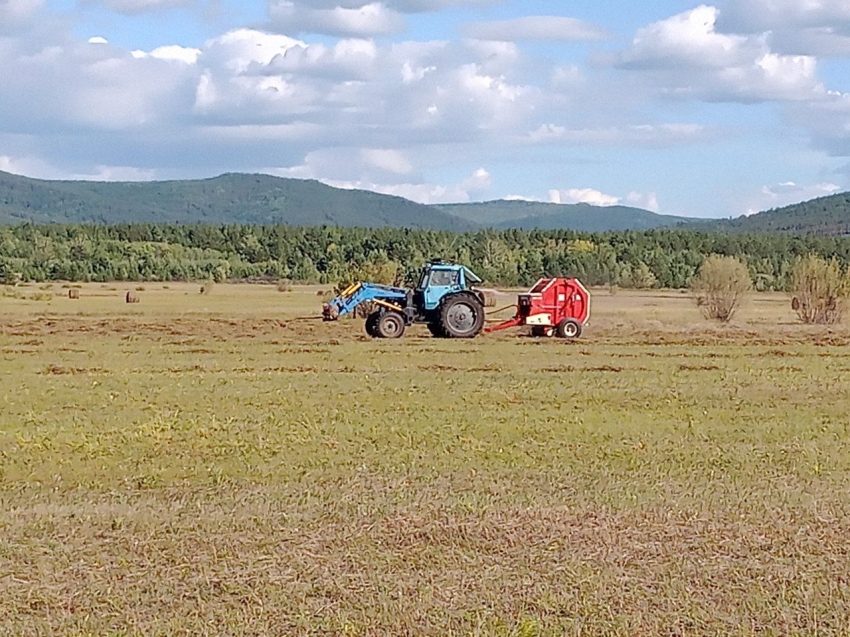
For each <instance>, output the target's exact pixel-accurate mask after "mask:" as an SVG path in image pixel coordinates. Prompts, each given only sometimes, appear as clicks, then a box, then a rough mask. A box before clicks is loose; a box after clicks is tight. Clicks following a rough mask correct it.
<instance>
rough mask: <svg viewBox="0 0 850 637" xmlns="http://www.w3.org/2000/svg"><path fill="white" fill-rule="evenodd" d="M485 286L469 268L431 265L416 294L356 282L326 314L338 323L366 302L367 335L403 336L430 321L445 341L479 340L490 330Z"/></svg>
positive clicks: (326, 308) (328, 305)
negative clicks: (486, 324)
mask: <svg viewBox="0 0 850 637" xmlns="http://www.w3.org/2000/svg"><path fill="white" fill-rule="evenodd" d="M477 283H481V279H479V278H478V277H477V276H475V274H474V273H473V272H472V271H471V270H470V269H469V268H467V267H465V266H463V265H457V264H454V263H446V262H443V261H431V262H430V263H428V264H426V265H425V266H424V267H423V268H422V272H421V274H420V275H419V282H418V284H417V285H416V287H415V288H414V289H412V290H410V289H406V288H397V287H391V286H387V285H378V284H376V283H354V284H353V285H351V286H350V287H349V288H348V289H346V290H344V291H343V292H342V294H340V295H339V296H338V297H337V298H335V299H334V300H332V301H330V302H329V303H326V304H325V305H324V308H323V311H322V316H323V318H324V320H326V321H335V320H337V319H339V318H340V317H341V316H345V315H346V314H350V313H351V312H354V310H355V309H356V308H357V307H358V306H359V305H361V304H363V303H367V302H368V303H371V306H372V308H374V309H373V310H372V312H371V313H370V314H369V315H368V316H367V317H366V333H367V334H369V336H371V337H373V338H401V336H402V335H403V334H404V330H405V328H406V327H407V326H408V325H412V324H414V323H424V324H425V325H427V326H428V329H429V330H430V332H431V334H433V335H434V336H437V337H441V338H474V337H475V336H477V335H478V334H479V333H480V332H481V330H482V328H483V327H484V305H485V303H484V295H483V294H482V293H481V292H480V291H477V290H475V289H473V287H472V286H473V285H475V284H477Z"/></svg>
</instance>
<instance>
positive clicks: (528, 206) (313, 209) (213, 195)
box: [0, 171, 850, 235]
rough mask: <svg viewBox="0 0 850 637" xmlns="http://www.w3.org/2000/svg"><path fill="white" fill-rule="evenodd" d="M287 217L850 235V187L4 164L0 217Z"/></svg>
mask: <svg viewBox="0 0 850 637" xmlns="http://www.w3.org/2000/svg"><path fill="white" fill-rule="evenodd" d="M24 222H31V223H45V224H51V223H72V224H78V223H87V224H116V223H162V224H195V223H202V224H246V225H254V224H269V225H270V224H286V225H301V226H322V225H325V226H342V227H403V228H431V229H435V230H447V231H455V232H462V231H470V230H476V229H482V228H496V229H511V228H518V229H523V230H531V229H535V228H538V229H541V230H556V229H569V230H577V231H583V232H605V231H619V230H649V229H653V228H664V227H688V228H694V229H700V230H710V231H721V232H793V233H800V234H822V235H840V234H848V233H850V193H842V194H837V195H831V196H829V197H822V198H819V199H815V200H812V201H809V202H804V203H801V204H795V205H793V206H788V207H785V208H780V209H774V210H769V211H766V212H762V213H759V214H756V215H751V216H749V217H743V218H739V219H723V220H721V219H714V220H705V219H693V218H687V217H674V216H669V215H660V214H657V213H654V212H650V211H648V210H643V209H640V208H631V207H627V206H605V207H598V206H592V205H589V204H572V205H569V204H553V203H543V202H531V201H505V200H500V201H488V202H481V203H467V204H449V205H424V204H419V203H415V202H413V201H410V200H407V199H403V198H401V197H396V196H391V195H383V194H378V193H374V192H370V191H364V190H343V189H339V188H333V187H331V186H327V185H325V184H323V183H320V182H318V181H313V180H300V179H285V178H281V177H273V176H270V175H261V174H250V175H249V174H237V173H228V174H224V175H220V176H218V177H213V178H210V179H196V180H176V181H151V182H97V181H59V180H41V179H32V178H29V177H22V176H19V175H13V174H10V173H5V172H2V171H0V223H5V224H16V223H24Z"/></svg>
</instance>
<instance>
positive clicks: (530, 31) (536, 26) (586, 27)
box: [463, 16, 606, 42]
mask: <svg viewBox="0 0 850 637" xmlns="http://www.w3.org/2000/svg"><path fill="white" fill-rule="evenodd" d="M463 34H464V35H465V36H466V37H469V38H476V39H479V40H503V41H505V42H516V41H519V40H552V41H559V40H563V41H574V40H601V39H603V38H605V37H606V32H605V31H604V29H601V28H599V27H597V26H594V25H592V24H588V23H587V22H584V21H582V20H578V19H576V18H565V17H560V16H524V17H522V18H514V19H513V20H499V21H494V22H477V23H474V24H468V25H466V26H465V27H464V28H463Z"/></svg>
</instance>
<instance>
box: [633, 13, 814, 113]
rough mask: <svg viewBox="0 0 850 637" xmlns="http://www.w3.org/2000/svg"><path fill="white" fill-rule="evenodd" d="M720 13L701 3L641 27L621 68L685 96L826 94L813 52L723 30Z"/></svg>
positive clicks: (734, 98)
mask: <svg viewBox="0 0 850 637" xmlns="http://www.w3.org/2000/svg"><path fill="white" fill-rule="evenodd" d="M718 15H719V10H718V9H717V8H715V7H711V6H706V5H702V6H699V7H697V8H696V9H693V10H691V11H687V12H685V13H682V14H679V15H676V16H673V17H671V18H668V19H666V20H662V21H660V22H656V23H654V24H652V25H650V26H648V27H645V28H643V29H640V30H639V31H638V32H637V34H636V35H635V38H634V41H633V42H632V45H631V46H630V47H629V48H628V49H627V50H626V51H623V52H622V53H621V54H620V55H619V56H618V59H617V62H616V65H617V67H618V68H620V69H624V70H629V71H631V72H633V73H638V74H640V75H641V76H642V77H643V78H644V79H645V80H646V81H647V82H649V83H651V84H654V85H656V86H657V87H658V88H659V89H660V90H661V91H662V92H664V93H665V94H667V95H670V96H676V97H681V98H694V99H702V100H706V101H726V102H759V101H772V100H777V101H794V100H808V99H813V98H815V97H818V96H821V95H823V94H824V93H825V88H824V86H823V84H822V83H821V82H820V81H819V80H818V78H817V60H816V59H815V58H814V57H811V56H803V55H795V56H788V55H779V54H777V53H775V52H773V51H771V50H770V48H769V46H768V44H767V39H766V38H765V37H763V36H761V35H730V34H725V33H720V32H718V30H717V28H716V27H717V19H718Z"/></svg>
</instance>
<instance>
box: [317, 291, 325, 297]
mask: <svg viewBox="0 0 850 637" xmlns="http://www.w3.org/2000/svg"><path fill="white" fill-rule="evenodd" d="M324 295H325V291H324V290H319V291H318V292H316V296H324Z"/></svg>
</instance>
